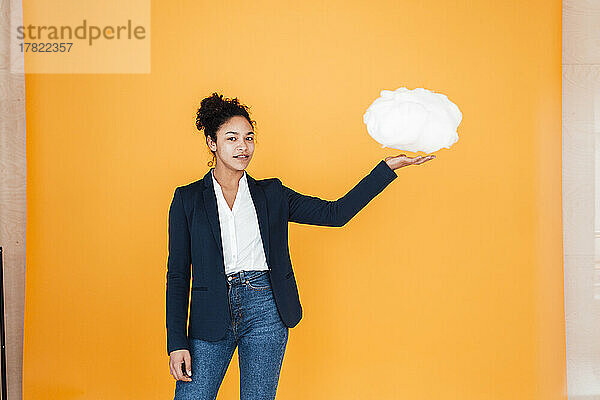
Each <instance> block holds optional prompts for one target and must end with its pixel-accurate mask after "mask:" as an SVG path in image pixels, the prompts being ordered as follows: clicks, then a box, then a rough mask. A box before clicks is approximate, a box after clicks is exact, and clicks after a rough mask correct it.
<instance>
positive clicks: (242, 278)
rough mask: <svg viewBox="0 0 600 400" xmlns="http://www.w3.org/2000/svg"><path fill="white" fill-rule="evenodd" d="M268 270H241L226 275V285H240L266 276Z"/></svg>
mask: <svg viewBox="0 0 600 400" xmlns="http://www.w3.org/2000/svg"><path fill="white" fill-rule="evenodd" d="M267 272H268V270H248V271H246V270H242V271H238V272H234V273H232V274H227V283H228V284H229V285H234V284H240V283H242V282H248V281H250V282H251V281H253V280H255V279H258V278H259V277H261V276H263V275H265V274H267Z"/></svg>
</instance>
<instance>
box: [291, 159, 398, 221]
mask: <svg viewBox="0 0 600 400" xmlns="http://www.w3.org/2000/svg"><path fill="white" fill-rule="evenodd" d="M397 177H398V175H397V174H396V172H394V170H393V169H391V168H390V167H389V165H387V163H386V162H385V160H381V161H380V162H379V164H377V165H376V166H375V168H373V169H372V170H371V172H369V174H368V175H367V176H365V177H364V178H362V179H361V180H360V182H358V183H357V184H356V185H355V186H354V187H353V188H352V189H350V191H349V192H348V193H346V194H345V195H344V196H343V197H341V198H339V199H337V200H335V201H329V200H323V199H320V198H318V197H315V196H307V195H304V194H301V193H298V192H296V191H294V190H292V189H290V188H288V187H286V186H285V185H283V184H282V187H283V194H284V196H283V197H284V199H286V200H287V202H288V205H289V216H288V220H289V221H291V222H297V223H300V224H309V225H321V226H338V227H339V226H344V225H345V224H346V223H347V222H348V221H350V220H351V219H352V217H354V216H355V215H356V214H357V213H358V212H359V211H360V210H361V209H362V208H363V207H364V206H366V205H367V203H369V201H371V199H373V198H374V197H375V196H377V195H378V194H379V193H380V192H381V191H382V190H383V189H384V188H385V187H386V186H387V185H389V184H390V183H391V182H392V181H393V180H394V179H396V178H397Z"/></svg>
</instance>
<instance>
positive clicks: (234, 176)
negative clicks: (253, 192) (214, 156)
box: [213, 165, 244, 189]
mask: <svg viewBox="0 0 600 400" xmlns="http://www.w3.org/2000/svg"><path fill="white" fill-rule="evenodd" d="M213 173H214V175H215V179H216V180H217V182H219V185H221V187H224V188H226V189H229V188H236V187H238V184H239V183H240V178H241V177H242V176H244V170H242V171H238V170H232V169H228V168H225V167H219V165H217V166H216V167H215V168H214V170H213Z"/></svg>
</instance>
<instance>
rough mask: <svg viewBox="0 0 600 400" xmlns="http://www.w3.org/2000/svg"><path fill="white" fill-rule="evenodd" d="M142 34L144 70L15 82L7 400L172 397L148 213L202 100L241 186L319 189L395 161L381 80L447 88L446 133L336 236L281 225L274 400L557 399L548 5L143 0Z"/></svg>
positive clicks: (203, 156)
mask: <svg viewBox="0 0 600 400" xmlns="http://www.w3.org/2000/svg"><path fill="white" fill-rule="evenodd" d="M286 3H287V4H286ZM29 12H31V10H28V8H27V1H25V11H24V17H25V22H27V16H28V13H29ZM151 35H152V53H151V55H152V73H151V74H149V75H133V74H131V75H130V74H113V75H111V74H99V75H93V74H65V75H50V74H48V75H34V74H30V75H28V76H27V80H26V112H27V159H28V171H27V172H28V182H27V202H28V223H27V265H26V306H25V312H26V317H25V343H24V352H25V354H24V371H23V373H24V377H23V378H24V398H26V399H29V400H33V399H47V398H52V399H55V400H58V399H112V400H117V399H165V398H171V397H172V395H173V390H174V381H173V379H172V377H171V375H170V374H169V367H168V358H167V357H166V354H165V350H166V347H165V346H166V330H165V304H164V303H165V301H164V300H165V284H166V281H165V280H166V257H167V247H166V246H167V216H168V206H169V203H170V201H171V198H172V195H173V190H174V188H175V187H176V186H179V185H182V184H186V183H189V182H191V181H193V180H196V179H199V178H201V177H202V176H203V175H204V174H205V173H206V171H207V168H208V167H207V166H206V162H207V161H208V160H209V157H208V154H209V153H208V151H207V149H206V146H205V144H204V136H203V135H202V134H201V133H200V132H198V131H196V130H195V126H194V122H195V111H196V108H197V107H198V106H199V102H200V100H201V99H202V98H203V97H205V96H208V95H210V93H211V92H212V91H221V92H223V93H224V94H225V95H226V96H230V97H233V96H238V97H239V98H240V100H241V101H242V102H243V103H245V104H248V105H249V106H250V107H251V110H252V112H253V114H252V117H253V118H254V119H255V120H257V122H258V125H257V127H256V132H257V148H256V152H255V156H254V159H253V160H252V161H251V164H250V166H249V168H248V173H250V174H251V175H252V176H253V177H255V178H257V179H260V178H266V177H273V176H277V177H279V178H281V179H282V181H283V182H284V184H286V185H287V186H290V187H292V188H293V189H295V190H297V191H300V192H302V193H305V194H310V195H317V196H319V197H322V198H325V199H335V198H338V197H340V196H342V195H343V194H345V193H346V191H347V190H349V189H350V188H351V187H352V186H353V185H354V184H355V183H357V182H358V181H359V180H360V179H361V178H362V177H363V176H364V175H365V174H366V173H368V172H369V171H370V170H371V168H373V167H374V166H375V165H376V164H377V162H379V160H381V159H383V158H384V157H386V156H388V155H394V154H399V152H398V151H396V150H390V149H381V148H380V146H379V145H378V144H377V143H376V142H374V141H373V140H372V139H371V138H370V137H369V136H368V134H367V132H366V127H365V126H364V125H363V122H362V114H363V113H364V111H365V110H366V108H367V107H368V106H369V104H370V103H371V102H372V101H373V100H374V99H375V98H376V97H377V96H378V95H379V91H380V90H381V89H389V90H394V89H397V88H398V87H401V86H405V87H408V88H410V89H413V88H415V87H425V88H428V89H432V90H435V91H438V92H441V93H444V94H447V95H448V96H449V98H450V99H451V100H452V101H454V102H455V103H456V104H457V105H458V106H459V107H460V109H461V111H462V112H463V122H462V124H461V125H460V127H459V135H460V139H459V142H458V143H457V144H455V145H454V147H453V148H452V149H451V150H447V149H443V150H442V151H439V152H437V158H436V159H435V160H433V161H430V162H427V163H425V164H423V165H420V166H410V167H406V168H402V169H399V170H397V173H398V175H399V177H398V178H397V179H396V180H395V181H394V182H393V183H392V184H391V185H390V186H388V187H387V188H386V189H385V190H384V192H382V193H381V194H380V195H379V196H378V197H377V198H376V199H375V200H374V201H373V202H372V203H370V204H369V205H367V207H366V208H365V209H363V210H362V211H361V212H360V213H359V214H358V215H357V216H356V217H355V218H354V219H353V220H352V221H350V223H349V224H347V225H346V226H345V227H343V228H341V229H339V228H324V227H315V226H307V225H296V224H290V247H291V252H292V262H293V266H294V269H295V271H296V279H297V281H298V286H299V290H300V299H301V302H302V305H303V308H304V318H303V320H302V321H301V322H300V324H299V325H298V326H297V327H295V328H293V329H292V330H291V331H290V339H289V342H288V347H287V352H286V355H285V358H284V363H283V369H282V373H281V378H280V382H279V390H278V399H307V398H310V399H314V400H318V399H328V400H332V399H367V398H372V399H439V400H442V399H510V400H517V399H540V400H541V399H544V400H551V399H562V398H565V373H564V371H565V361H564V360H565V351H564V327H563V323H564V313H563V276H562V248H561V246H562V244H561V240H562V227H561V209H560V207H561V147H560V146H561V2H560V1H551V2H549V1H547V0H533V1H527V2H523V1H500V2H492V1H451V2H449V1H447V0H423V1H419V2H416V1H402V2H399V1H376V2H374V1H362V2H361V1H327V2H321V1H318V2H317V1H313V2H311V1H309V2H297V1H295V2H281V1H278V2H275V1H260V0H258V1H252V2H247V1H224V2H197V1H177V2H167V1H162V2H158V1H155V2H153V3H152V29H151ZM409 154H412V153H409ZM238 385H239V373H238V367H237V352H236V354H235V355H234V359H233V361H232V364H231V365H230V368H229V371H228V372H227V375H226V377H225V381H224V383H223V386H222V388H221V391H220V395H219V398H220V399H233V398H237V397H238V396H239V395H238V393H239V386H238Z"/></svg>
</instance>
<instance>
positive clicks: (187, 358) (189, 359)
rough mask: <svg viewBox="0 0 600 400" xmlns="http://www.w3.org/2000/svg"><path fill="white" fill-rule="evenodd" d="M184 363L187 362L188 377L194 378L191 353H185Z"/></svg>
mask: <svg viewBox="0 0 600 400" xmlns="http://www.w3.org/2000/svg"><path fill="white" fill-rule="evenodd" d="M183 361H185V369H186V371H187V375H188V376H192V357H191V356H190V353H185V354H184V355H183ZM190 380H191V379H190Z"/></svg>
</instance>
